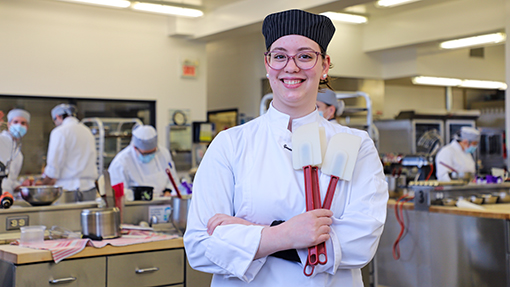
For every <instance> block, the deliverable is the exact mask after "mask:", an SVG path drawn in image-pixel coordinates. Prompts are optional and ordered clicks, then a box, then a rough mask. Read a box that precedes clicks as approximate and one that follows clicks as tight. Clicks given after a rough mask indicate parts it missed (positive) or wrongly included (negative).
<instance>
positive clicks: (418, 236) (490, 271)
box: [374, 199, 510, 287]
mask: <svg viewBox="0 0 510 287" xmlns="http://www.w3.org/2000/svg"><path fill="white" fill-rule="evenodd" d="M395 206H396V200H394V199H392V200H389V201H388V210H387V218H386V223H385V226H384V231H383V234H382V236H381V240H380V242H379V247H378V250H377V253H376V256H375V259H374V260H375V262H376V267H375V268H376V272H375V273H376V274H377V276H376V277H377V279H376V282H377V283H378V284H379V285H382V286H391V287H396V286H406V287H436V286H443V287H458V286H491V287H509V286H510V261H508V258H510V241H509V238H510V204H506V203H497V204H482V205H480V206H481V207H483V208H484V209H483V210H479V209H472V208H459V207H456V206H439V205H431V206H429V207H428V208H427V209H425V210H423V209H418V208H415V206H414V204H413V203H412V202H409V203H404V205H403V212H402V213H400V216H399V218H398V219H397V217H396V215H395ZM402 218H403V219H404V221H403V222H402V221H401V219H402ZM397 244H398V245H397Z"/></svg>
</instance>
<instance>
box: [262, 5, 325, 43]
mask: <svg viewBox="0 0 510 287" xmlns="http://www.w3.org/2000/svg"><path fill="white" fill-rule="evenodd" d="M262 34H264V37H265V38H266V49H269V47H270V46H271V44H273V42H274V41H276V40H278V38H280V37H283V36H287V35H301V36H305V37H307V38H310V39H311V40H314V41H315V42H317V44H319V46H320V47H321V48H322V49H323V50H324V51H326V48H327V47H328V44H329V42H330V41H331V38H333V34H335V26H334V25H333V22H331V20H330V19H329V18H328V17H326V16H322V15H317V14H312V13H308V12H305V11H302V10H296V9H294V10H287V11H283V12H278V13H273V14H270V15H268V16H266V18H265V19H264V23H263V24H262Z"/></svg>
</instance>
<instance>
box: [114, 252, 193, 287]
mask: <svg viewBox="0 0 510 287" xmlns="http://www.w3.org/2000/svg"><path fill="white" fill-rule="evenodd" d="M107 266H108V271H107V274H106V279H107V280H106V282H107V284H106V286H108V287H126V286H133V287H134V286H136V287H142V286H165V285H171V284H178V283H183V282H184V250H183V249H174V250H164V251H154V252H143V253H135V254H123V255H115V256H108V257H107Z"/></svg>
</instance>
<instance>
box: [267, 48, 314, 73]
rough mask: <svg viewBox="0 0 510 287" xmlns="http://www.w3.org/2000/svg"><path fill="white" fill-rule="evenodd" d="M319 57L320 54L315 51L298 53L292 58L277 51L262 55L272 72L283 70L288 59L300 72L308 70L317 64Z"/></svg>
mask: <svg viewBox="0 0 510 287" xmlns="http://www.w3.org/2000/svg"><path fill="white" fill-rule="evenodd" d="M319 55H322V53H319V52H315V51H306V52H300V53H297V54H296V55H294V56H290V55H287V54H286V53H284V52H279V51H269V52H265V53H264V56H266V62H267V64H268V65H269V67H271V69H273V70H281V69H283V68H285V66H287V64H288V63H289V60H290V59H293V60H294V63H295V64H296V66H297V67H298V68H300V69H301V70H310V69H311V68H313V67H315V65H316V64H317V60H318V59H319Z"/></svg>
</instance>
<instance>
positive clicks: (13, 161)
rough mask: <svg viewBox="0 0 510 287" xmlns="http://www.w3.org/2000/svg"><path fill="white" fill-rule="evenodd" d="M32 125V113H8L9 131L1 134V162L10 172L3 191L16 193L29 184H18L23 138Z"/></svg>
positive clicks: (3, 183) (18, 110) (11, 111)
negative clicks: (20, 187) (21, 186)
mask: <svg viewBox="0 0 510 287" xmlns="http://www.w3.org/2000/svg"><path fill="white" fill-rule="evenodd" d="M29 123H30V113H29V112H27V111H25V110H22V109H13V110H10V111H9V113H7V130H4V131H2V133H0V162H2V163H4V164H5V165H6V167H7V169H8V171H9V174H8V176H7V178H5V179H4V180H3V181H2V190H5V191H9V192H11V193H12V192H14V191H16V190H17V189H18V188H19V186H20V185H28V184H29V182H28V181H27V182H23V183H22V184H21V183H20V182H18V176H19V173H20V171H21V167H22V165H23V154H22V153H21V138H22V137H23V136H24V135H25V134H26V133H27V131H28V126H29Z"/></svg>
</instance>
